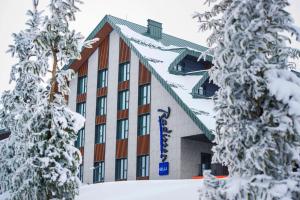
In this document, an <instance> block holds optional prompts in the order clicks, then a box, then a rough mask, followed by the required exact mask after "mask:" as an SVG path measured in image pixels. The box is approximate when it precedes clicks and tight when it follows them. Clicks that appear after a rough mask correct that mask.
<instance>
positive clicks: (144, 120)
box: [138, 113, 151, 136]
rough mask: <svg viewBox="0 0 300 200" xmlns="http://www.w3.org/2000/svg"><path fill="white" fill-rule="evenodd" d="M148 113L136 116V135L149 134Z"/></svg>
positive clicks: (149, 116)
mask: <svg viewBox="0 0 300 200" xmlns="http://www.w3.org/2000/svg"><path fill="white" fill-rule="evenodd" d="M150 122H151V115H150V113H147V114H143V115H139V116H138V136H143V135H149V134H150Z"/></svg>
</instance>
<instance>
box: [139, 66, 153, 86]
mask: <svg viewBox="0 0 300 200" xmlns="http://www.w3.org/2000/svg"><path fill="white" fill-rule="evenodd" d="M147 83H151V73H150V71H149V70H148V69H147V68H146V67H145V65H143V64H142V63H141V62H140V64H139V85H144V84H147Z"/></svg>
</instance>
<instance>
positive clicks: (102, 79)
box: [97, 69, 107, 88]
mask: <svg viewBox="0 0 300 200" xmlns="http://www.w3.org/2000/svg"><path fill="white" fill-rule="evenodd" d="M97 87H98V88H103V87H107V69H103V70H100V71H98V81H97Z"/></svg>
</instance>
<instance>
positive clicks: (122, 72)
mask: <svg viewBox="0 0 300 200" xmlns="http://www.w3.org/2000/svg"><path fill="white" fill-rule="evenodd" d="M129 68H130V63H129V62H127V63H122V64H120V66H119V82H123V81H127V80H129V71H130V69H129Z"/></svg>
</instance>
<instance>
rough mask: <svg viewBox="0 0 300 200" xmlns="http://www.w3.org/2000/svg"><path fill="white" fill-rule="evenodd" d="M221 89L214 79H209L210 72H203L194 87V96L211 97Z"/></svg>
mask: <svg viewBox="0 0 300 200" xmlns="http://www.w3.org/2000/svg"><path fill="white" fill-rule="evenodd" d="M218 89H219V87H218V86H217V85H215V84H214V83H213V82H212V81H209V76H208V72H205V73H203V76H202V77H201V79H200V81H199V82H198V83H197V84H196V85H195V86H194V87H193V89H192V96H193V98H210V97H212V96H213V95H214V94H215V93H216V91H217V90H218Z"/></svg>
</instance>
